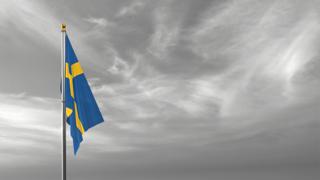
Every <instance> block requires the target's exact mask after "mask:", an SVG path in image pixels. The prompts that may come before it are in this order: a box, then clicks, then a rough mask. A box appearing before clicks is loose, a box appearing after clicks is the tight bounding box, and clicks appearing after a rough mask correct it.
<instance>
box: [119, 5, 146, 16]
mask: <svg viewBox="0 0 320 180" xmlns="http://www.w3.org/2000/svg"><path fill="white" fill-rule="evenodd" d="M144 6H145V3H144V2H143V1H133V2H132V3H131V4H129V5H127V6H124V7H122V8H121V9H120V10H119V12H118V13H117V14H116V16H117V17H124V16H131V15H134V14H136V13H137V12H138V11H139V10H141V9H142V8H143V7H144Z"/></svg>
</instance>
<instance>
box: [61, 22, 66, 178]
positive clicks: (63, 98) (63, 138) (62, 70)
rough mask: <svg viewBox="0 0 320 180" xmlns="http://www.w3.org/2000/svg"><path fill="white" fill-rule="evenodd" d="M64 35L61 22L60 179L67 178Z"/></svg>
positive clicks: (64, 29) (63, 25)
mask: <svg viewBox="0 0 320 180" xmlns="http://www.w3.org/2000/svg"><path fill="white" fill-rule="evenodd" d="M65 36H66V25H65V24H61V103H62V128H61V129H62V162H61V163H62V168H61V170H62V173H61V175H62V176H61V179H62V180H66V179H67V167H66V165H67V154H66V149H67V147H66V110H65V109H66V102H65V99H66V96H65V73H66V68H65V65H66V63H65Z"/></svg>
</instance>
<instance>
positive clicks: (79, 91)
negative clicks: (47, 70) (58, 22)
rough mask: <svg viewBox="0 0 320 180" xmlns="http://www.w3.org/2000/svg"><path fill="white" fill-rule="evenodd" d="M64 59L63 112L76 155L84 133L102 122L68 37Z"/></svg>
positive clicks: (66, 38)
mask: <svg viewBox="0 0 320 180" xmlns="http://www.w3.org/2000/svg"><path fill="white" fill-rule="evenodd" d="M65 58H66V59H65V63H66V64H65V67H66V73H65V103H66V109H65V111H66V117H67V123H68V124H69V125H70V133H71V136H72V139H73V148H74V154H77V151H78V149H79V146H80V143H81V142H82V140H83V139H82V135H83V134H84V132H86V131H87V130H88V129H90V128H92V127H93V126H95V125H97V124H99V123H102V122H103V121H104V120H103V117H102V115H101V112H100V110H99V107H98V105H97V103H96V100H95V99H94V96H93V94H92V92H91V89H90V86H89V84H88V82H87V79H86V77H85V75H84V73H83V69H82V68H81V65H80V63H79V62H78V59H77V57H76V54H75V53H74V50H73V48H72V45H71V43H70V40H69V38H68V35H66V36H65Z"/></svg>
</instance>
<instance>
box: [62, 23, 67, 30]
mask: <svg viewBox="0 0 320 180" xmlns="http://www.w3.org/2000/svg"><path fill="white" fill-rule="evenodd" d="M66 29H67V25H66V24H63V23H62V24H61V32H66Z"/></svg>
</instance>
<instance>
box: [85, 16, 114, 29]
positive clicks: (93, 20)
mask: <svg viewBox="0 0 320 180" xmlns="http://www.w3.org/2000/svg"><path fill="white" fill-rule="evenodd" d="M84 20H85V21H87V22H89V23H92V24H94V25H96V26H98V27H107V26H113V25H114V23H112V22H109V21H108V20H107V19H104V18H94V17H89V18H86V19H84Z"/></svg>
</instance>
